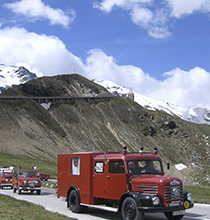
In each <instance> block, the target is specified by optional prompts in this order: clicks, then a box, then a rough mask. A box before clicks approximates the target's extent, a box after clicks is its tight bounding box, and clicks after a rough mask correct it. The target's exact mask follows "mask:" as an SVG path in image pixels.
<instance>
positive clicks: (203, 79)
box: [149, 67, 210, 107]
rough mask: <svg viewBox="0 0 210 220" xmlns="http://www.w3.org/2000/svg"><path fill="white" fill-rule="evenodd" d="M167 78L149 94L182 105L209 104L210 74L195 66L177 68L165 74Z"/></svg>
mask: <svg viewBox="0 0 210 220" xmlns="http://www.w3.org/2000/svg"><path fill="white" fill-rule="evenodd" d="M164 76H165V77H166V79H165V80H164V81H160V82H159V86H158V87H156V88H155V89H154V90H153V91H151V93H150V94H149V96H150V97H151V98H156V99H157V97H158V99H159V100H161V101H164V102H169V103H173V104H178V105H181V106H190V107H195V106H208V105H209V104H208V103H209V93H210V87H209V84H210V74H209V72H207V71H205V70H204V69H202V68H199V67H195V68H193V69H191V70H189V71H183V70H181V69H179V68H176V69H174V70H172V71H170V72H167V73H165V74H164Z"/></svg>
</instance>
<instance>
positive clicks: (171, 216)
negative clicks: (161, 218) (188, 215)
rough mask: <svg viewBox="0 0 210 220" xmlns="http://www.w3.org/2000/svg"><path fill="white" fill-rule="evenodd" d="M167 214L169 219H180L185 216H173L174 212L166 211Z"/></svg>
mask: <svg viewBox="0 0 210 220" xmlns="http://www.w3.org/2000/svg"><path fill="white" fill-rule="evenodd" d="M165 216H166V218H167V219H168V220H180V219H182V218H183V217H184V215H177V216H173V215H172V212H166V213H165Z"/></svg>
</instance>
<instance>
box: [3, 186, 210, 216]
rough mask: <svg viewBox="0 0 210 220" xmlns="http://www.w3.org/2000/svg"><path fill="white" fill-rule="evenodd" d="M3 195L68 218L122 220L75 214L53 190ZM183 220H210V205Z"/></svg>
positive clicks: (92, 211) (98, 213)
mask: <svg viewBox="0 0 210 220" xmlns="http://www.w3.org/2000/svg"><path fill="white" fill-rule="evenodd" d="M0 193H1V194H4V195H9V196H12V197H14V198H16V199H19V200H25V201H28V202H32V203H34V204H38V205H42V206H43V207H45V209H47V210H49V211H52V212H58V213H61V214H63V215H66V216H68V217H72V218H76V219H79V220H102V219H105V220H120V219H121V216H120V215H119V214H116V213H113V212H107V211H102V210H99V209H92V208H91V209H89V210H88V212H87V213H82V214H74V213H72V212H71V211H70V210H68V209H67V207H66V202H65V201H63V200H62V199H58V198H57V197H56V192H55V190H53V189H48V188H44V187H43V188H42V193H41V195H36V194H35V193H34V195H31V194H30V193H27V192H26V193H24V192H23V193H22V194H21V195H17V193H13V190H10V189H3V190H0ZM145 220H166V218H165V216H164V214H162V213H155V214H146V215H145ZM183 220H210V205H201V204H195V207H194V208H193V209H190V210H188V211H187V213H186V215H185V217H184V218H183Z"/></svg>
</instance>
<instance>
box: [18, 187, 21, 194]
mask: <svg viewBox="0 0 210 220" xmlns="http://www.w3.org/2000/svg"><path fill="white" fill-rule="evenodd" d="M17 191H18V195H20V194H21V189H19V187H18V188H17Z"/></svg>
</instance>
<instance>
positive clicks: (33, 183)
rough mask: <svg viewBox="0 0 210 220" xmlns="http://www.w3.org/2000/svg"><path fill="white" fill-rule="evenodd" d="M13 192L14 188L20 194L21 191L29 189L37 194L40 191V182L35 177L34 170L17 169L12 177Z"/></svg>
mask: <svg viewBox="0 0 210 220" xmlns="http://www.w3.org/2000/svg"><path fill="white" fill-rule="evenodd" d="M12 184H13V192H14V193H15V192H16V190H17V191H18V194H21V192H22V191H30V192H31V193H33V192H34V191H36V192H37V195H40V193H41V186H42V182H41V181H40V180H39V179H38V177H37V172H36V170H33V169H31V170H22V169H20V170H17V171H15V173H14V176H13V177H12Z"/></svg>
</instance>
